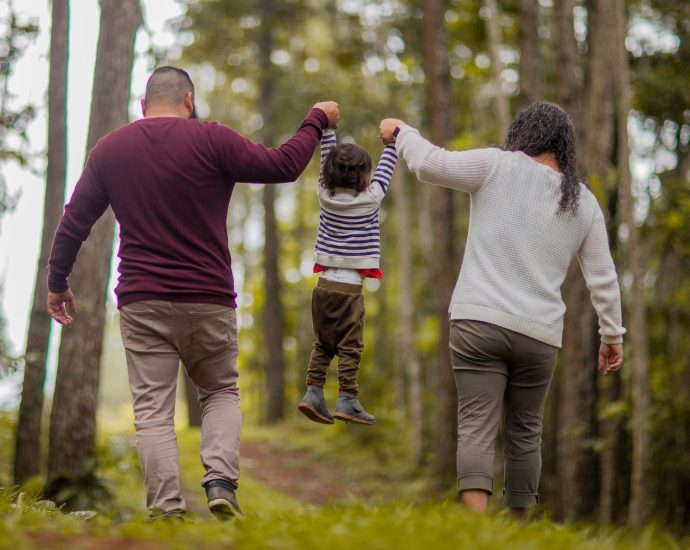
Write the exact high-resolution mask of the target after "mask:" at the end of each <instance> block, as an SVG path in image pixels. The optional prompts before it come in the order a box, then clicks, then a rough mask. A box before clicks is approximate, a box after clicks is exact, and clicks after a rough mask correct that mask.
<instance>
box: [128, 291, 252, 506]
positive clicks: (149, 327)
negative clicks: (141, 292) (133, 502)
mask: <svg viewBox="0 0 690 550" xmlns="http://www.w3.org/2000/svg"><path fill="white" fill-rule="evenodd" d="M120 331H121V333H122V342H123V344H124V346H125V353H126V356H127V370H128V374H129V386H130V389H131V391H132V398H133V401H134V427H135V430H136V442H137V450H138V451H139V461H140V463H141V467H142V469H143V471H144V483H145V485H146V505H147V507H148V508H149V510H150V511H151V513H152V514H153V515H158V514H166V513H171V512H176V511H182V510H185V502H184V499H183V497H182V494H181V492H180V467H179V460H178V454H177V439H176V437H175V426H174V416H175V392H176V386H177V376H178V370H179V363H180V360H182V362H183V363H184V365H185V368H186V370H187V373H188V374H189V378H190V379H191V380H192V382H193V383H194V385H195V386H196V390H197V394H198V396H199V403H200V405H201V410H202V417H201V463H202V464H203V466H204V468H205V470H206V474H205V475H204V477H203V478H202V484H203V483H206V482H207V481H210V480H212V479H219V478H221V479H229V480H233V481H234V480H237V478H238V477H239V473H240V472H239V452H240V429H241V426H242V416H241V414H240V408H239V401H240V398H239V389H238V387H237V355H238V351H239V348H238V342H237V322H236V315H235V310H234V309H233V308H230V307H225V306H221V305H215V304H186V303H179V302H165V301H158V300H144V301H139V302H134V303H132V304H128V305H126V306H123V307H122V308H121V309H120Z"/></svg>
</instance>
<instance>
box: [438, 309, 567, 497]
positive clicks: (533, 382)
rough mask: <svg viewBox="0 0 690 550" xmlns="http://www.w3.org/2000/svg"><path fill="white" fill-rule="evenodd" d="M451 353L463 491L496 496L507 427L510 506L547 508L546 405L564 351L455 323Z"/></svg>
mask: <svg viewBox="0 0 690 550" xmlns="http://www.w3.org/2000/svg"><path fill="white" fill-rule="evenodd" d="M450 349H451V359H452V365H453V373H454V375H455V383H456V386H457V390H458V450H457V470H458V491H466V490H471V489H481V490H484V491H487V492H488V493H489V494H492V493H493V469H494V458H495V454H496V438H497V435H498V432H499V427H500V426H501V424H502V430H501V435H502V442H503V451H504V454H505V490H504V500H505V504H506V506H509V507H511V508H526V507H529V506H533V505H534V504H536V503H537V502H538V501H539V497H538V489H539V477H540V475H541V438H542V427H543V422H542V418H543V414H544V402H545V401H546V395H547V393H548V389H549V384H550V383H551V379H552V378H553V371H554V368H555V366H556V358H557V355H558V348H556V347H554V346H550V345H548V344H545V343H543V342H540V341H538V340H534V339H533V338H530V337H528V336H525V335H523V334H520V333H517V332H514V331H511V330H508V329H505V328H502V327H499V326H496V325H492V324H490V323H483V322H480V321H469V320H453V321H451V329H450Z"/></svg>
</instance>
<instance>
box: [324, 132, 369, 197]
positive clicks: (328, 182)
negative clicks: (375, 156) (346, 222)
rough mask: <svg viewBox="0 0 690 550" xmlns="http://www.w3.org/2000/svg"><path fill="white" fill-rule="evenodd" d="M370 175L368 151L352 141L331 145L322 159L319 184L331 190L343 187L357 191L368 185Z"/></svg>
mask: <svg viewBox="0 0 690 550" xmlns="http://www.w3.org/2000/svg"><path fill="white" fill-rule="evenodd" d="M370 175H371V157H370V156H369V153H367V152H366V150H365V149H363V148H362V147H360V146H359V145H355V144H354V143H343V144H342V145H337V146H335V147H333V149H331V151H330V152H329V153H328V155H327V156H326V158H325V160H324V161H323V170H322V179H321V185H322V186H323V188H324V189H328V190H329V191H331V192H333V190H334V189H335V188H336V187H345V188H348V189H354V190H355V191H357V192H358V193H359V192H361V191H364V190H365V189H366V188H367V186H368V185H369V176H370Z"/></svg>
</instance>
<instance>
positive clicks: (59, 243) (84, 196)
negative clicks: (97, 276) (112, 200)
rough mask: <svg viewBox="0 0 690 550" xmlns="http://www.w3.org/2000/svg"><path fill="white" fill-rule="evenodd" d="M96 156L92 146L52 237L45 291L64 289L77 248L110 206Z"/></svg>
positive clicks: (60, 290)
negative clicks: (99, 173) (99, 174)
mask: <svg viewBox="0 0 690 550" xmlns="http://www.w3.org/2000/svg"><path fill="white" fill-rule="evenodd" d="M96 156H97V154H96V147H94V148H93V149H92V150H91V152H90V153H89V159H88V161H87V162H86V167H85V168H84V172H83V173H82V175H81V177H80V178H79V181H78V182H77V185H76V187H75V188H74V193H72V197H71V199H70V201H69V203H68V204H67V205H66V206H65V212H64V214H63V215H62V218H61V219H60V224H59V225H58V228H57V231H56V232H55V237H54V238H53V246H52V249H51V251H50V259H49V260H48V289H49V290H50V291H51V292H64V291H65V290H67V288H68V284H67V277H68V276H69V274H70V273H71V272H72V267H73V266H74V262H75V261H76V259H77V254H78V253H79V249H80V248H81V245H82V243H83V242H84V241H85V240H86V238H87V237H88V236H89V233H91V228H92V227H93V225H94V224H95V223H96V221H97V220H98V218H100V217H101V216H102V215H103V212H105V210H106V208H108V205H109V199H108V195H107V193H106V191H105V188H104V186H103V182H102V181H101V179H100V178H99V176H98V170H97V166H96V164H97V162H96Z"/></svg>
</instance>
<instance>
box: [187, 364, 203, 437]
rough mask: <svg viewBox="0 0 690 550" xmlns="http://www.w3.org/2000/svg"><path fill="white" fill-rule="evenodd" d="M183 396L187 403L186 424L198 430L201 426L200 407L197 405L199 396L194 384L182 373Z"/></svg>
mask: <svg viewBox="0 0 690 550" xmlns="http://www.w3.org/2000/svg"><path fill="white" fill-rule="evenodd" d="M184 396H185V401H186V402H187V422H188V424H189V426H190V427H193V428H198V427H199V426H201V405H199V394H197V392H196V387H195V386H194V382H192V380H191V379H190V378H189V376H188V375H187V371H186V370H185V372H184Z"/></svg>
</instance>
